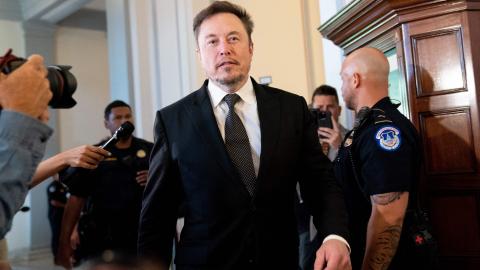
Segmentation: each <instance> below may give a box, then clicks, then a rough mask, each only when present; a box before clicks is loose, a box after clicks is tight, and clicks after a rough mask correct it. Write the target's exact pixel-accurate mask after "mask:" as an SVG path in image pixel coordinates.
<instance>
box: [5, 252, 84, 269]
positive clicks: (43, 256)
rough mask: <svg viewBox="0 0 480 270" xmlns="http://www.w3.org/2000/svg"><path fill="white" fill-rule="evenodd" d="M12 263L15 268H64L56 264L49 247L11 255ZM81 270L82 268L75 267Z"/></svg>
mask: <svg viewBox="0 0 480 270" xmlns="http://www.w3.org/2000/svg"><path fill="white" fill-rule="evenodd" d="M10 265H11V266H12V269H13V270H62V269H63V268H62V267H58V266H54V264H53V257H52V254H51V253H50V249H49V248H44V249H37V250H32V251H30V252H26V253H25V252H23V254H22V255H18V254H13V255H12V256H10ZM75 269H78V270H81V269H82V268H81V267H79V268H75Z"/></svg>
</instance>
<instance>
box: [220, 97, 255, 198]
mask: <svg viewBox="0 0 480 270" xmlns="http://www.w3.org/2000/svg"><path fill="white" fill-rule="evenodd" d="M223 100H224V101H225V103H227V105H228V114H227V118H226V119H225V146H226V148H227V152H228V155H229V156H230V159H231V160H232V162H233V164H234V165H235V167H236V168H237V170H238V172H239V173H240V176H241V178H242V181H243V183H244V184H245V186H246V187H247V190H248V193H250V196H252V197H253V196H254V194H255V181H256V176H255V169H254V167H253V159H252V152H251V149H250V141H249V140H248V136H247V131H246V130H245V127H244V126H243V124H242V120H240V117H238V115H237V114H236V113H235V109H234V106H235V103H237V102H238V101H239V100H240V96H239V95H237V94H228V95H226V96H225V97H224V98H223Z"/></svg>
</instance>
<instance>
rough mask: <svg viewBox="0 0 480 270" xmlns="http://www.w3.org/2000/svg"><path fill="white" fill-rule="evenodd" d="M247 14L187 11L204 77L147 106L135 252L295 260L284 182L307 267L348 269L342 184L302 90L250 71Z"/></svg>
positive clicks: (227, 260)
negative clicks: (311, 260)
mask: <svg viewBox="0 0 480 270" xmlns="http://www.w3.org/2000/svg"><path fill="white" fill-rule="evenodd" d="M252 29H253V22H252V21H251V19H250V16H249V15H248V14H247V13H246V11H245V10H244V9H243V8H241V7H239V6H236V5H233V4H231V3H229V2H214V3H213V4H211V5H210V6H209V7H207V8H206V9H204V10H202V11H201V12H200V13H199V14H198V15H197V16H196V17H195V20H194V33H195V37H196V40H197V46H198V47H197V52H198V54H199V57H200V59H201V62H202V65H203V68H204V70H205V72H206V75H207V77H208V80H206V81H205V83H204V85H203V86H202V87H201V88H200V89H199V90H197V91H195V92H194V93H192V94H190V95H189V96H187V97H185V98H184V99H182V100H180V101H178V102H177V103H175V104H173V105H171V106H168V107H166V108H164V109H162V110H160V111H159V112H157V118H156V123H155V145H154V149H153V151H152V155H151V160H150V171H149V177H148V178H149V180H148V183H147V186H146V189H145V193H144V200H143V207H142V212H141V217H140V229H139V253H140V255H141V256H142V257H144V258H146V259H149V260H152V261H153V262H155V263H159V264H160V265H162V264H163V266H164V267H165V266H168V265H169V264H170V261H171V256H172V255H171V254H172V242H173V238H174V235H175V221H176V218H177V212H178V207H179V205H180V204H182V203H183V206H184V213H185V225H184V228H183V230H182V233H181V237H180V241H179V243H178V246H177V247H176V258H175V262H176V265H177V269H209V270H212V269H219V270H228V269H291V270H296V269H298V235H297V228H296V220H295V213H294V203H293V202H294V199H295V194H296V183H297V181H298V182H299V183H300V187H301V190H302V194H303V197H304V200H305V201H306V203H307V204H308V206H309V208H310V210H311V213H313V216H314V222H315V224H316V226H317V228H318V229H319V233H320V234H321V236H322V239H324V243H323V245H322V246H321V248H320V249H319V250H318V252H317V261H316V268H315V269H324V267H328V269H350V259H349V250H348V244H347V242H346V241H345V238H346V237H347V218H346V214H345V213H346V212H345V205H344V200H343V195H342V192H341V190H340V188H339V186H338V185H337V184H336V181H335V179H334V178H333V173H332V169H331V164H330V162H329V160H328V159H327V157H326V156H325V155H323V154H322V152H321V149H320V146H319V143H318V138H317V135H316V127H315V125H314V123H313V121H312V119H311V115H310V112H309V110H308V108H307V105H306V103H305V100H304V99H303V98H302V97H299V96H296V95H294V94H290V93H287V92H285V91H282V90H279V89H275V88H271V87H267V86H261V85H258V84H257V83H256V82H255V81H254V80H253V79H250V77H249V76H248V75H249V71H250V63H251V60H252V55H253V43H252V40H251V33H252Z"/></svg>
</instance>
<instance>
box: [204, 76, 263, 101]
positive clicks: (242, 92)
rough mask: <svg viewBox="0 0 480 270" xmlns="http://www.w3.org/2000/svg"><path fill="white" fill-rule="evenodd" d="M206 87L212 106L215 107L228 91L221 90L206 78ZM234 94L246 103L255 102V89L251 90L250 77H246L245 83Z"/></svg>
mask: <svg viewBox="0 0 480 270" xmlns="http://www.w3.org/2000/svg"><path fill="white" fill-rule="evenodd" d="M249 78H250V77H249ZM207 88H208V92H209V94H210V99H211V101H212V106H213V108H216V107H217V106H218V105H219V104H220V102H222V100H223V98H224V97H225V96H226V95H227V94H228V93H227V92H225V91H223V90H222V89H221V88H220V87H218V86H217V85H216V84H215V83H212V81H211V80H208V86H207ZM235 94H237V95H239V96H240V98H241V99H242V100H243V102H245V103H247V104H254V103H255V102H256V97H255V91H253V84H252V80H250V79H248V80H247V81H246V82H245V84H244V85H243V86H242V87H241V88H240V89H239V90H238V91H237V92H235Z"/></svg>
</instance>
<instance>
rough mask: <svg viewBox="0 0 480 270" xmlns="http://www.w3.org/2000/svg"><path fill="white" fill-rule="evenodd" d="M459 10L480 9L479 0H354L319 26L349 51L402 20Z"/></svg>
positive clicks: (325, 35) (336, 42) (320, 29)
mask: <svg viewBox="0 0 480 270" xmlns="http://www.w3.org/2000/svg"><path fill="white" fill-rule="evenodd" d="M462 10H480V1H478V0H473V1H465V0H453V1H452V0H383V1H378V0H356V1H352V2H351V3H350V4H349V5H347V6H345V7H344V8H343V9H342V10H340V12H338V13H337V14H336V15H335V16H334V17H332V18H331V19H329V20H328V21H327V22H325V23H324V24H322V25H321V26H320V27H319V28H318V30H319V31H320V32H321V33H322V35H323V36H324V37H325V38H327V39H330V40H332V41H333V42H334V43H335V44H336V45H338V46H340V47H341V48H342V49H344V50H346V51H351V50H353V49H355V48H357V47H360V46H362V45H364V44H366V43H368V42H369V41H370V40H371V39H372V38H373V37H376V36H379V35H381V34H383V33H385V32H387V31H389V30H391V29H392V28H394V27H396V26H399V25H400V24H402V23H405V22H409V21H414V20H419V19H425V18H429V17H433V16H438V15H440V14H448V13H452V12H458V11H462ZM360 40H361V42H358V41H360ZM354 43H356V44H354ZM358 43H359V44H358Z"/></svg>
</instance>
